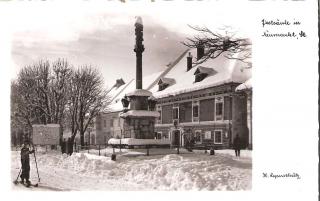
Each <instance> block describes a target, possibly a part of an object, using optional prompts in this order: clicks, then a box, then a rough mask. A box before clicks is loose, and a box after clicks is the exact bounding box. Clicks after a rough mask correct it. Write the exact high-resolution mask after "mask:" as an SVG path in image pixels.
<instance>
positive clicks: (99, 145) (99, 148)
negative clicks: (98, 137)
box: [99, 145, 100, 156]
mask: <svg viewBox="0 0 320 201" xmlns="http://www.w3.org/2000/svg"><path fill="white" fill-rule="evenodd" d="M99 156H100V145H99Z"/></svg>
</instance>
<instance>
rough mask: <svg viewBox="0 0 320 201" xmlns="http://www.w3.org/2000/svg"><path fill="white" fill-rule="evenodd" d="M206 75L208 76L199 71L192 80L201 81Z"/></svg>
mask: <svg viewBox="0 0 320 201" xmlns="http://www.w3.org/2000/svg"><path fill="white" fill-rule="evenodd" d="M207 76H208V74H205V73H199V74H197V75H196V77H195V80H194V82H201V81H202V80H203V79H204V78H206V77H207Z"/></svg>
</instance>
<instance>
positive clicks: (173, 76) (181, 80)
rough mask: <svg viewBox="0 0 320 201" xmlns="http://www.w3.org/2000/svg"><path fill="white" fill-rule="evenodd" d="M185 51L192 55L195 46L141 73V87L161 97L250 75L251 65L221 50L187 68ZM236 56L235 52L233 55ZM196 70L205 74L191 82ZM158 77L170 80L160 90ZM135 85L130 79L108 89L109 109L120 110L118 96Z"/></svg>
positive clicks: (238, 80) (133, 88) (194, 53)
mask: <svg viewBox="0 0 320 201" xmlns="http://www.w3.org/2000/svg"><path fill="white" fill-rule="evenodd" d="M188 52H191V54H192V55H197V50H196V48H194V49H191V50H190V49H186V50H185V51H184V52H182V54H180V55H179V57H178V58H177V59H175V60H174V61H173V62H170V64H169V65H167V66H166V67H164V70H162V71H159V72H156V73H154V74H151V75H147V76H143V88H144V89H146V90H148V91H150V92H152V95H153V96H154V97H155V98H163V97H168V96H170V95H177V94H181V93H187V92H191V91H197V90H201V89H205V88H209V87H213V86H218V85H222V84H225V83H230V82H235V83H244V82H245V81H246V80H248V79H249V78H251V68H246V67H245V65H246V64H244V63H243V62H241V61H239V60H237V59H228V58H226V57H225V55H224V54H221V55H220V56H219V57H217V58H216V59H209V60H207V61H205V62H203V63H201V64H198V65H194V66H193V67H192V68H191V69H190V70H189V71H187V56H188V54H187V53H188ZM236 56H237V55H234V57H236ZM193 59H196V58H193ZM196 70H199V71H201V72H205V73H206V74H208V76H207V77H206V78H205V79H203V80H202V81H200V82H194V80H195V75H194V74H195V71H196ZM160 80H162V81H165V82H170V83H171V84H170V85H169V86H168V87H167V88H165V89H163V90H161V91H159V87H158V83H159V81H160ZM173 81H174V82H173ZM135 88H136V86H135V80H134V79H132V80H131V81H130V82H128V83H127V84H124V85H122V86H120V87H119V88H114V89H112V90H111V91H110V92H109V94H110V95H111V97H112V103H111V105H110V106H109V109H110V110H111V111H112V112H116V111H121V110H122V109H123V106H122V104H121V99H122V98H123V97H124V96H125V95H126V94H128V93H130V92H133V91H134V90H135Z"/></svg>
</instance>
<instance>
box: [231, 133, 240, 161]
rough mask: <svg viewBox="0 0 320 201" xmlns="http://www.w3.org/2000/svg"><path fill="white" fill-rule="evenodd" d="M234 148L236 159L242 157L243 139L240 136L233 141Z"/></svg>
mask: <svg viewBox="0 0 320 201" xmlns="http://www.w3.org/2000/svg"><path fill="white" fill-rule="evenodd" d="M233 148H234V151H235V153H236V157H240V149H241V139H240V137H239V135H238V134H237V135H236V137H235V138H234V140H233Z"/></svg>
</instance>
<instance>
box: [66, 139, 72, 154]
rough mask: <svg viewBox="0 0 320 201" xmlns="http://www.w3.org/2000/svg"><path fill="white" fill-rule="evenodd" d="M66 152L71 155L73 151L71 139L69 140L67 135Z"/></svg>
mask: <svg viewBox="0 0 320 201" xmlns="http://www.w3.org/2000/svg"><path fill="white" fill-rule="evenodd" d="M67 143H68V145H67V146H68V154H69V155H70V156H71V155H72V153H73V144H72V140H71V138H70V137H69V138H68V142H67Z"/></svg>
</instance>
